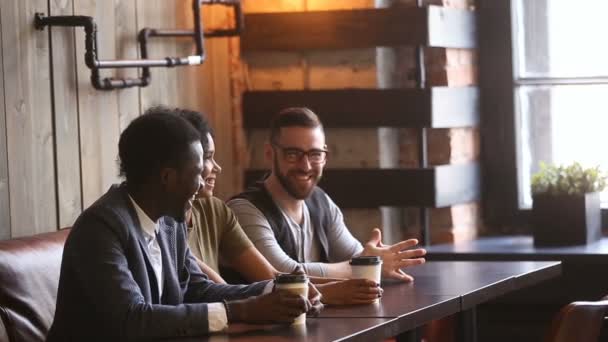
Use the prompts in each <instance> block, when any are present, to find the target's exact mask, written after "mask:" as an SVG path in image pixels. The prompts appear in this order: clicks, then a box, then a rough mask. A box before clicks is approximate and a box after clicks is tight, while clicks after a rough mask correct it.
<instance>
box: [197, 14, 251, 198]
mask: <svg viewBox="0 0 608 342" xmlns="http://www.w3.org/2000/svg"><path fill="white" fill-rule="evenodd" d="M229 13H230V12H227V11H224V10H222V8H220V6H212V7H211V8H209V10H208V11H205V16H204V18H203V20H205V22H204V24H205V26H206V27H225V26H226V25H224V24H225V23H226V22H227V21H231V20H230V18H229V17H230V16H229ZM205 48H206V49H207V60H206V61H205V63H204V64H203V66H202V67H201V75H203V78H202V83H201V84H200V87H199V89H198V94H200V96H202V99H203V103H202V104H201V105H202V107H201V109H202V111H203V112H204V113H205V114H206V115H207V116H208V117H209V119H210V120H211V121H212V125H213V129H214V130H215V149H216V151H217V152H216V160H217V162H218V163H219V164H220V165H221V166H222V175H221V176H220V177H219V178H218V186H217V190H216V191H215V195H216V196H217V197H219V198H223V199H228V198H229V197H230V196H232V195H234V194H235V193H237V192H239V190H240V189H237V188H236V187H235V184H238V183H239V178H240V177H241V174H240V173H241V172H242V170H239V169H237V168H235V167H234V165H235V163H234V162H233V160H235V159H237V158H238V156H237V155H236V139H235V131H234V129H233V128H234V121H233V112H232V92H231V88H230V87H231V84H230V73H231V69H230V39H228V38H213V39H207V40H206V41H205Z"/></svg>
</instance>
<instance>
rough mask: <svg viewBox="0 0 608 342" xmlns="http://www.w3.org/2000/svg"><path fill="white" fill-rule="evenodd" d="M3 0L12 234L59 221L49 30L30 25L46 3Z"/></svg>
mask: <svg viewBox="0 0 608 342" xmlns="http://www.w3.org/2000/svg"><path fill="white" fill-rule="evenodd" d="M1 4H2V8H0V13H1V16H2V51H3V60H2V62H3V68H4V84H5V87H4V96H5V112H4V114H5V116H6V132H7V137H6V138H7V142H6V148H7V152H8V160H9V163H8V174H9V197H10V215H11V236H23V235H31V234H35V233H39V232H43V231H46V230H48V227H49V226H51V227H55V226H57V200H56V192H55V191H56V190H55V161H54V153H53V145H54V136H53V120H52V110H51V109H52V107H51V92H50V66H49V61H50V59H49V39H48V38H49V35H48V32H43V31H36V30H35V29H34V26H33V25H32V22H33V16H34V13H35V12H36V11H40V10H42V11H44V12H47V9H48V3H47V0H22V1H3V2H2V3H1Z"/></svg>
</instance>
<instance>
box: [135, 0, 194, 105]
mask: <svg viewBox="0 0 608 342" xmlns="http://www.w3.org/2000/svg"><path fill="white" fill-rule="evenodd" d="M180 1H183V0H180ZM137 25H138V28H139V29H142V28H144V27H150V28H165V29H172V28H175V27H176V25H177V24H176V2H175V1H167V0H137ZM176 45H177V42H176V39H173V38H152V39H151V40H150V41H149V43H148V55H149V58H154V59H156V58H164V57H167V56H172V57H176V56H178V55H179V53H178V49H177V46H176ZM180 68H187V67H180ZM151 74H152V78H151V82H150V85H148V86H147V87H145V88H141V89H140V104H141V109H142V112H143V111H144V110H146V109H147V108H149V107H151V106H155V105H167V106H180V101H179V97H178V87H179V84H178V77H177V75H178V74H177V71H176V69H175V68H152V71H151Z"/></svg>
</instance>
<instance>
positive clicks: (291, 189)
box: [273, 156, 321, 200]
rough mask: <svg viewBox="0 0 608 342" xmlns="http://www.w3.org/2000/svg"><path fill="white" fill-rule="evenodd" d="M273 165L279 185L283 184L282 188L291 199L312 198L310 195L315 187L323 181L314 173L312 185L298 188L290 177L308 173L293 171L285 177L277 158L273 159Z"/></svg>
mask: <svg viewBox="0 0 608 342" xmlns="http://www.w3.org/2000/svg"><path fill="white" fill-rule="evenodd" d="M273 164H274V173H275V175H276V176H277V179H278V180H279V183H281V186H283V189H285V191H286V192H287V193H288V194H289V195H290V196H291V197H293V198H295V199H298V200H305V199H307V198H308V196H310V194H311V193H312V190H313V189H314V188H315V186H316V185H317V184H318V183H319V181H320V180H321V175H320V174H315V173H313V174H312V175H311V180H312V184H311V185H310V186H308V187H301V186H298V185H297V184H295V183H294V182H292V181H291V180H290V178H289V176H290V175H298V174H308V173H305V172H301V171H299V170H293V171H288V172H287V173H286V174H285V175H283V173H281V169H280V168H279V161H278V159H277V158H276V156H275V157H274V158H273Z"/></svg>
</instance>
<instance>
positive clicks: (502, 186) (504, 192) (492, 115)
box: [475, 0, 608, 234]
mask: <svg viewBox="0 0 608 342" xmlns="http://www.w3.org/2000/svg"><path fill="white" fill-rule="evenodd" d="M515 1H516V0H476V1H475V7H476V13H477V39H478V55H479V59H478V60H479V63H478V64H479V65H478V66H479V92H480V104H479V105H480V110H481V122H480V130H481V135H480V136H481V160H482V172H483V179H482V189H483V190H482V206H483V216H484V221H485V224H486V226H487V231H488V233H490V234H516V233H524V234H525V233H528V234H529V233H531V227H530V211H531V210H530V209H520V208H519V193H518V191H519V190H518V184H519V182H518V177H519V175H518V170H517V168H518V160H517V157H518V151H520V150H521V148H520V146H518V145H519V141H518V138H517V136H516V134H517V128H518V127H520V122H518V120H519V118H518V115H517V113H516V96H517V95H516V88H517V86H518V85H528V84H539V83H540V84H543V85H544V84H586V83H587V84H588V83H594V82H595V81H597V80H596V78H588V77H581V78H576V79H575V78H568V79H560V78H555V79H553V78H551V81H549V82H547V81H546V79H542V80H536V79H529V80H528V79H526V80H523V81H522V80H517V78H516V67H517V65H516V57H515V52H516V51H515V49H514V43H515V41H514V37H513V25H514V20H513V19H514V17H513V13H514V12H513V11H514V2H515ZM597 79H599V80H600V81H603V80H604V79H603V78H597ZM602 83H603V82H602ZM602 222H603V223H605V222H608V208H607V209H602Z"/></svg>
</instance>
